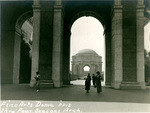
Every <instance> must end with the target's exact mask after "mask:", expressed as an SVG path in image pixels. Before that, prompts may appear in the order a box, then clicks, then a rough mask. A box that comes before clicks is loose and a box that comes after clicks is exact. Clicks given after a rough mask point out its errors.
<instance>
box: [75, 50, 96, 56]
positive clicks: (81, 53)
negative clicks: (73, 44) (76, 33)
mask: <svg viewBox="0 0 150 113" xmlns="http://www.w3.org/2000/svg"><path fill="white" fill-rule="evenodd" d="M83 54H92V55H98V54H97V53H96V52H95V51H93V50H92V49H83V50H80V51H79V52H78V53H77V54H76V55H83Z"/></svg>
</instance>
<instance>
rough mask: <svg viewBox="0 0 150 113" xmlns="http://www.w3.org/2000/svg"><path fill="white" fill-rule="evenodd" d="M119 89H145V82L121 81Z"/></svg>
mask: <svg viewBox="0 0 150 113" xmlns="http://www.w3.org/2000/svg"><path fill="white" fill-rule="evenodd" d="M120 88H121V89H145V82H140V83H139V82H122V83H121V86H120Z"/></svg>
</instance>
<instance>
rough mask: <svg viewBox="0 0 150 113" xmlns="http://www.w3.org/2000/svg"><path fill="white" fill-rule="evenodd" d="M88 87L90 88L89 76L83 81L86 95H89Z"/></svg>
mask: <svg viewBox="0 0 150 113" xmlns="http://www.w3.org/2000/svg"><path fill="white" fill-rule="evenodd" d="M90 86H91V76H90V74H88V76H87V78H86V80H85V90H86V93H89V90H90Z"/></svg>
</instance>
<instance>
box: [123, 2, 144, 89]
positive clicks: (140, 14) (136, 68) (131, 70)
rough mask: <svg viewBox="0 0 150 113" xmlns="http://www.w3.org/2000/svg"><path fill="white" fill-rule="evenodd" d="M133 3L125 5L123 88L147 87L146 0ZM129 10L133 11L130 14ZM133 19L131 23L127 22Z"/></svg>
mask: <svg viewBox="0 0 150 113" xmlns="http://www.w3.org/2000/svg"><path fill="white" fill-rule="evenodd" d="M125 3H129V1H125ZM133 5H134V6H133ZM133 5H128V6H126V5H124V25H123V26H124V28H123V34H124V40H123V44H124V49H123V50H124V52H123V54H124V55H123V60H124V63H123V80H122V84H121V89H145V79H144V0H137V3H134V4H133ZM129 11H132V12H131V14H130V15H128V12H129ZM131 20H132V22H131V23H130V25H129V24H126V22H128V21H131Z"/></svg>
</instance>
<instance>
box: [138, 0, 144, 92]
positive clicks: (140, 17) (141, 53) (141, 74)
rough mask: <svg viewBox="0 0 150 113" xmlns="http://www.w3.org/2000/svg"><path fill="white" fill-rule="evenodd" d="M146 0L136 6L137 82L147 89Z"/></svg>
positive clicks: (140, 0) (140, 1)
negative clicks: (145, 61)
mask: <svg viewBox="0 0 150 113" xmlns="http://www.w3.org/2000/svg"><path fill="white" fill-rule="evenodd" d="M144 8H145V6H144V0H138V4H137V8H136V36H137V37H136V38H137V43H136V44H137V50H136V51H137V53H136V55H137V82H138V83H139V85H140V86H141V88H142V89H145V73H144Z"/></svg>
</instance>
